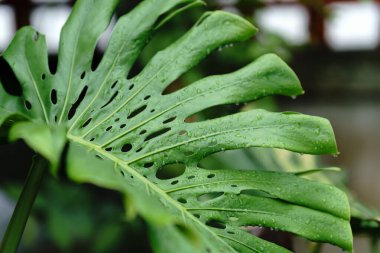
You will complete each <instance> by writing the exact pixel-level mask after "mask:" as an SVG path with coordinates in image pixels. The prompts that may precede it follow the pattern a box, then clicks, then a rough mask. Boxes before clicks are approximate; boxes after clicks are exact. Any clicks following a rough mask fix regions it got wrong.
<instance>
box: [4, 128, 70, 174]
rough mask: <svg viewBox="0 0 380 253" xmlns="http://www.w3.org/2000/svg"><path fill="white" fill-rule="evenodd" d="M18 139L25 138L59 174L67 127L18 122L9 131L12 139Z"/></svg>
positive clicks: (54, 172)
mask: <svg viewBox="0 0 380 253" xmlns="http://www.w3.org/2000/svg"><path fill="white" fill-rule="evenodd" d="M17 139H23V140H24V141H25V142H26V143H27V144H28V145H29V146H30V147H31V148H32V149H34V150H35V151H36V152H37V153H40V154H41V155H42V156H43V157H45V158H46V159H47V160H48V161H49V162H50V164H51V169H52V173H53V174H54V175H56V174H57V170H58V167H59V164H60V161H61V155H62V152H63V149H64V147H65V144H66V140H67V139H66V131H65V128H63V127H60V126H48V125H46V124H43V123H35V122H18V123H16V124H14V125H13V126H12V128H11V130H10V132H9V140H10V141H15V140H17Z"/></svg>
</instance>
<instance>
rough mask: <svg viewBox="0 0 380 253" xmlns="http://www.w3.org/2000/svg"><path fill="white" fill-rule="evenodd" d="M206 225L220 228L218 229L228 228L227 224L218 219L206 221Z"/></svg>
mask: <svg viewBox="0 0 380 253" xmlns="http://www.w3.org/2000/svg"><path fill="white" fill-rule="evenodd" d="M206 225H207V226H209V227H213V228H218V229H225V228H226V224H224V223H223V222H221V221H217V220H209V221H206Z"/></svg>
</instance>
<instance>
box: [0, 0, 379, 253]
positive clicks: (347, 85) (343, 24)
mask: <svg viewBox="0 0 380 253" xmlns="http://www.w3.org/2000/svg"><path fill="white" fill-rule="evenodd" d="M73 2H74V1H69V0H49V1H48V0H0V52H2V51H3V50H5V49H6V47H7V45H8V44H9V42H10V41H11V39H12V37H13V35H14V33H15V32H16V30H17V29H19V28H20V27H22V26H25V25H32V26H34V27H35V28H37V30H39V31H40V32H41V33H43V34H46V38H47V43H48V50H49V53H50V55H49V61H50V64H51V68H52V69H54V68H55V65H56V62H57V50H58V42H59V33H60V29H61V28H62V26H63V24H64V22H65V21H66V19H67V17H68V16H69V14H70V11H71V8H72V5H73ZM138 2H139V1H134V0H132V1H121V4H120V6H119V8H118V11H117V13H116V15H115V18H114V19H113V21H112V23H111V25H110V27H109V29H108V30H107V31H106V32H105V33H104V35H103V36H102V38H101V39H100V40H99V43H98V46H97V50H96V52H95V56H94V64H95V65H96V64H97V63H98V62H99V61H100V59H101V55H102V52H103V51H104V50H105V48H106V46H107V41H108V39H109V37H110V34H111V31H112V27H113V26H114V25H115V23H116V20H117V16H120V15H123V14H124V13H126V12H127V11H128V10H130V9H131V8H133V7H134V6H135V5H136V4H137V3H138ZM206 2H207V4H208V6H206V7H198V8H195V9H193V10H189V11H187V12H185V13H183V14H182V15H179V16H178V17H175V18H174V19H173V20H172V21H171V22H170V23H168V24H167V25H165V26H164V27H163V28H162V29H160V31H159V32H158V33H157V35H156V36H155V37H154V38H153V39H152V42H151V43H150V44H149V45H148V46H147V48H146V49H145V50H144V51H143V53H142V55H141V57H140V59H139V62H138V63H137V64H136V66H135V67H134V70H133V71H134V72H135V73H137V72H138V71H139V70H140V69H141V68H142V67H143V66H144V65H145V64H146V63H147V62H148V61H149V59H150V58H151V57H152V55H154V53H155V52H157V51H158V50H160V49H163V48H165V47H166V46H167V45H169V44H170V43H171V42H173V41H175V40H176V39H177V38H179V37H180V36H181V35H182V34H184V33H185V32H186V30H188V29H189V28H190V27H191V26H192V25H193V24H194V23H195V22H196V20H197V19H198V18H199V17H200V15H201V14H202V12H204V11H205V10H215V9H222V10H226V11H230V12H233V13H237V14H239V15H242V16H244V17H246V18H247V19H248V20H250V21H251V22H252V23H254V24H255V25H256V26H257V27H259V29H260V32H259V33H258V34H257V35H256V36H255V38H253V39H252V40H250V41H247V42H244V43H240V44H236V45H229V46H227V47H224V48H220V50H217V51H216V52H214V53H212V54H211V55H210V57H209V58H208V59H206V60H204V61H203V62H202V64H200V65H199V67H196V68H195V69H193V70H192V71H190V72H189V73H187V74H185V75H184V76H182V77H181V78H180V79H179V80H178V81H176V82H175V83H173V84H172V85H171V86H169V87H168V90H174V89H178V88H180V87H183V86H185V85H187V84H190V83H191V82H193V81H194V80H198V79H200V78H201V77H202V76H206V75H212V74H221V73H228V72H231V71H234V70H236V69H238V68H240V67H242V66H244V65H245V64H247V63H249V62H251V61H252V60H254V59H255V58H257V57H259V56H260V55H262V54H265V53H268V52H274V53H276V54H278V55H280V56H281V57H282V58H283V59H284V60H285V61H287V62H288V63H289V64H290V66H291V67H292V68H293V69H294V70H295V72H296V73H297V75H298V76H299V78H300V80H301V83H302V84H303V87H304V89H305V91H306V93H305V95H303V96H300V97H298V98H297V99H296V100H295V101H294V100H293V99H291V98H287V97H276V98H269V99H263V100H261V101H258V102H257V103H252V104H245V105H227V106H221V107H218V108H211V109H210V110H207V111H204V112H202V113H200V114H199V115H195V116H194V117H207V118H210V117H211V118H212V117H219V116H222V115H225V114H229V113H233V112H237V111H239V110H246V109H250V108H254V107H257V106H260V107H264V108H266V109H268V110H280V111H287V110H289V111H298V112H302V113H307V114H313V115H318V116H322V117H326V118H328V119H329V120H330V121H331V123H332V125H333V127H334V130H335V134H336V138H337V142H338V148H339V151H340V155H339V156H337V157H330V156H324V157H322V158H321V159H320V160H317V159H316V158H315V157H310V156H302V157H301V156H300V155H296V156H295V157H296V158H295V159H296V160H297V161H298V162H297V166H298V167H300V169H301V170H302V169H305V168H308V167H313V166H317V165H318V166H336V167H340V168H342V169H343V172H342V173H339V175H336V173H335V174H334V173H332V174H331V173H329V174H326V175H323V177H324V178H325V179H321V180H328V181H331V182H333V183H334V184H336V185H338V186H340V187H341V188H343V189H345V190H347V191H348V192H349V194H350V198H351V205H352V207H353V220H352V225H353V229H354V233H355V249H356V252H359V253H379V252H380V240H379V237H380V227H379V220H380V215H379V212H378V211H377V210H380V183H379V179H380V168H379V166H380V165H379V164H380V153H379V151H380V131H379V127H380V1H353V0H352V1H348V0H299V1H297V0H206ZM94 22H96V20H94ZM0 77H1V80H2V82H3V84H6V85H8V90H9V91H10V92H11V93H13V94H19V92H20V90H19V88H18V86H17V85H16V81H15V77H14V76H13V74H12V73H11V71H10V69H9V67H8V66H7V64H6V63H5V62H3V61H1V62H0ZM239 152H240V153H236V152H235V153H234V151H232V152H225V153H224V154H218V155H215V156H212V157H210V158H208V159H205V160H204V161H203V166H205V167H207V166H219V167H223V166H225V167H226V168H227V169H228V166H229V165H231V166H235V167H236V166H240V167H241V169H249V168H250V167H255V166H259V167H260V166H262V167H264V166H266V165H268V162H267V161H266V159H265V157H267V156H271V157H275V160H276V165H273V164H272V168H273V169H276V170H287V171H288V170H294V168H293V167H292V166H291V165H292V164H291V163H289V164H288V163H287V162H286V161H289V159H290V158H289V156H291V155H289V154H288V153H286V152H285V153H284V152H278V151H273V152H272V151H270V152H269V151H267V150H257V149H256V150H245V151H239ZM20 157H26V158H25V159H20ZM31 157H32V152H31V151H30V150H28V149H27V148H26V147H25V145H24V144H22V143H21V142H19V143H16V144H12V145H9V144H8V145H5V144H1V145H0V160H1V164H2V165H1V170H0V238H1V237H2V234H3V232H4V229H5V227H6V224H7V222H8V220H9V217H10V215H11V212H12V208H13V206H14V203H15V201H16V199H17V196H18V193H19V192H20V189H21V188H20V187H21V186H22V183H23V180H24V179H25V176H26V174H27V171H28V168H29V166H30V163H31ZM231 157H235V159H234V160H233V161H232V159H230V158H231ZM236 157H238V158H239V159H238V161H236ZM284 159H285V160H286V161H285V162H284ZM292 159H293V160H294V158H292ZM318 159H319V158H318ZM281 161H282V162H281ZM297 166H295V167H297ZM326 178H327V179H326ZM55 181H56V179H49V180H47V181H46V184H45V185H44V187H43V189H42V192H41V195H40V197H39V199H38V200H37V203H36V206H35V210H34V213H33V216H32V217H31V219H30V221H29V224H28V227H27V230H26V233H25V236H24V239H23V244H22V248H21V249H20V252H121V251H126V250H125V249H126V248H128V249H129V250H130V252H150V251H149V247H148V243H147V242H146V231H145V227H144V223H143V222H142V221H140V220H136V221H133V222H128V221H124V218H123V209H122V208H123V207H122V204H121V197H120V196H119V195H117V194H114V193H112V192H106V191H102V190H100V189H97V188H94V187H91V186H77V185H72V184H70V182H66V181H67V180H65V179H62V180H61V182H60V183H59V184H58V183H57V182H55ZM94 207H96V208H95V209H94ZM121 221H123V223H122V224H121ZM125 222H127V225H126V224H125ZM264 232H265V231H262V234H265V233H264ZM280 237H282V239H283V238H288V237H289V235H283V236H280ZM144 238H145V239H144ZM270 238H272V239H273V238H274V239H273V240H274V241H276V240H277V239H275V236H273V235H272V236H271V235H269V239H270ZM290 240H291V242H289V240H287V239H286V240H282V243H283V244H285V246H287V247H289V248H293V250H295V251H296V252H315V253H316V252H328V253H333V252H341V251H340V250H339V249H337V248H335V247H332V246H328V245H316V244H313V245H308V244H307V243H306V242H305V241H303V240H301V239H299V238H295V239H294V238H290ZM284 241H285V242H284ZM121 249H123V250H121Z"/></svg>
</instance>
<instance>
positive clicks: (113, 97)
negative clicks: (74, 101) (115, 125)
mask: <svg viewBox="0 0 380 253" xmlns="http://www.w3.org/2000/svg"><path fill="white" fill-rule="evenodd" d="M118 94H119V91H116V92H115V93H114V94H113V95H112V97H111V98H110V99H109V100H108V102H107V103H105V104H104V105H102V107H100V109H102V108H104V107H106V106H107V105H109V104H111V102H112V101H113V100H114V99H115V98H116V96H117V95H118Z"/></svg>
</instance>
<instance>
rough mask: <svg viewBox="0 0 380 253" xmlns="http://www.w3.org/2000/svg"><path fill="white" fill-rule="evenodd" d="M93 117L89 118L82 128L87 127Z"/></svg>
mask: <svg viewBox="0 0 380 253" xmlns="http://www.w3.org/2000/svg"><path fill="white" fill-rule="evenodd" d="M91 120H92V118H89V119H88V120H86V122H84V123H83V125H82V128H85V127H86V126H88V124H90V122H91Z"/></svg>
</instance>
